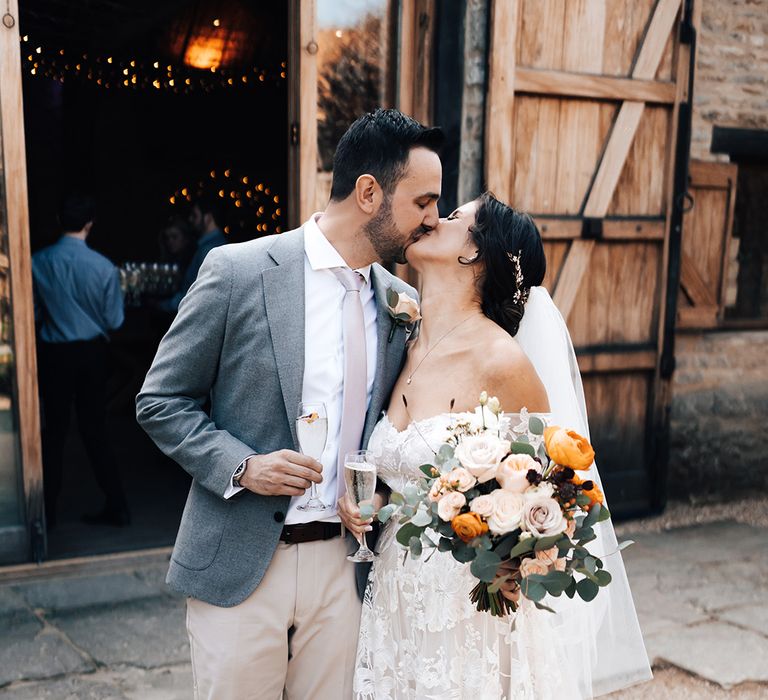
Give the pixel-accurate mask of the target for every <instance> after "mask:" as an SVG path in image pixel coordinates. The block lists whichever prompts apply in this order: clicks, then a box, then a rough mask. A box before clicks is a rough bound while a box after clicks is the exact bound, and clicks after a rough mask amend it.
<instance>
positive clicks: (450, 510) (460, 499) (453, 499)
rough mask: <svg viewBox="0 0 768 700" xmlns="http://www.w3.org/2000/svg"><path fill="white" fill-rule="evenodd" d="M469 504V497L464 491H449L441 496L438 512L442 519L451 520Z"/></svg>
mask: <svg viewBox="0 0 768 700" xmlns="http://www.w3.org/2000/svg"><path fill="white" fill-rule="evenodd" d="M466 504H467V499H466V497H465V496H464V494H463V493H460V492H458V491H449V492H448V493H446V494H443V495H442V496H441V497H440V500H439V501H438V502H437V514H438V515H439V516H440V518H441V519H442V520H445V521H446V522H450V521H451V520H453V519H454V518H455V517H456V516H457V515H458V514H459V511H460V510H461V509H462V508H463V507H464V506H465V505H466Z"/></svg>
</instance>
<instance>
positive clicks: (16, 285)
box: [0, 0, 45, 560]
mask: <svg viewBox="0 0 768 700" xmlns="http://www.w3.org/2000/svg"><path fill="white" fill-rule="evenodd" d="M8 25H11V26H8ZM19 40H20V37H19V7H18V0H9V4H8V10H7V13H6V14H5V16H4V17H3V21H2V22H0V125H1V128H0V150H1V151H2V158H3V179H4V183H3V184H4V187H5V200H4V204H5V213H6V226H7V235H8V257H9V265H10V271H11V302H12V307H13V341H14V343H13V344H14V365H15V370H16V386H17V395H16V397H15V399H16V410H17V413H18V420H19V440H20V446H21V468H22V483H23V489H24V503H25V516H26V522H27V531H28V533H29V535H30V538H31V544H32V548H33V552H32V554H33V556H34V558H35V559H38V560H39V559H41V558H42V557H43V556H44V555H45V551H44V550H45V528H44V526H43V513H44V509H43V459H42V449H41V442H40V407H39V401H38V382H37V353H36V344H35V313H34V301H33V296H32V254H31V248H30V237H29V199H28V193H27V159H26V147H25V140H24V104H23V95H22V83H21V55H20V54H21V48H20V44H19Z"/></svg>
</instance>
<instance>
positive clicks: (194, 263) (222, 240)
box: [161, 197, 227, 313]
mask: <svg viewBox="0 0 768 700" xmlns="http://www.w3.org/2000/svg"><path fill="white" fill-rule="evenodd" d="M189 224H190V226H191V227H192V229H193V230H194V231H195V232H196V233H197V236H198V238H197V248H196V249H195V254H194V255H193V256H192V260H191V262H190V263H189V265H188V266H187V269H186V270H185V271H184V277H183V278H182V280H181V286H180V287H179V290H178V291H177V292H176V294H174V295H173V296H172V297H171V298H170V299H168V300H166V301H164V302H162V304H161V308H163V309H164V310H165V311H172V312H174V313H175V312H176V311H177V309H178V308H179V304H180V303H181V300H182V299H183V298H184V296H185V295H186V293H187V292H188V291H189V288H190V287H191V286H192V283H193V282H194V281H195V280H196V279H197V273H198V272H200V266H201V265H202V264H203V260H205V256H206V255H208V253H210V252H211V251H212V250H213V249H214V248H217V247H218V246H220V245H225V244H226V242H227V239H226V237H225V236H224V232H223V231H222V230H221V227H222V207H221V205H220V204H219V202H218V200H217V199H215V198H213V197H200V198H199V199H197V200H195V202H194V204H193V205H192V209H191V210H190V213H189Z"/></svg>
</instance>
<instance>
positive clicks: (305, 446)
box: [296, 402, 330, 511]
mask: <svg viewBox="0 0 768 700" xmlns="http://www.w3.org/2000/svg"><path fill="white" fill-rule="evenodd" d="M296 435H297V437H298V438H299V447H300V448H301V451H302V453H303V454H305V455H307V457H312V459H316V460H317V461H318V462H319V461H320V459H321V458H322V456H323V452H324V451H325V442H326V440H327V438H328V414H327V413H326V411H325V404H324V403H320V402H317V403H305V402H301V403H300V404H299V415H298V417H297V418H296ZM329 507H330V506H327V505H326V504H325V503H323V502H322V501H321V500H320V497H319V496H318V495H317V484H316V483H315V482H314V481H313V482H312V483H311V485H310V487H309V500H308V501H307V502H306V503H302V504H301V505H298V506H296V508H297V509H298V510H304V511H306V510H311V511H323V510H328V509H329Z"/></svg>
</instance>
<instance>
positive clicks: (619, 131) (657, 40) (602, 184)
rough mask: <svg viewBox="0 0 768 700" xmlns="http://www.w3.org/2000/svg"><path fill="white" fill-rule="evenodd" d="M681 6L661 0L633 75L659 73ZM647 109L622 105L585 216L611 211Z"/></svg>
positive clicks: (673, 0) (646, 76) (648, 76)
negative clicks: (631, 148)
mask: <svg viewBox="0 0 768 700" xmlns="http://www.w3.org/2000/svg"><path fill="white" fill-rule="evenodd" d="M679 8H680V0H659V2H658V4H657V5H656V9H655V11H654V13H653V17H652V18H651V21H650V24H649V26H648V31H647V33H646V35H645V39H644V40H643V44H642V46H641V47H640V52H639V53H638V56H637V60H636V61H635V65H634V68H633V69H632V77H633V78H638V79H644V80H651V79H653V77H654V76H655V75H656V71H657V70H658V68H659V63H661V58H662V55H663V53H664V47H665V46H666V43H667V40H668V39H669V35H670V33H671V32H672V28H673V27H674V24H675V18H676V17H677V12H678V10H679ZM644 110H645V103H644V102H637V101H626V102H624V103H623V104H622V105H621V108H620V109H619V114H618V116H617V117H616V121H615V122H614V124H613V128H612V129H611V135H610V136H609V138H608V144H607V145H606V147H605V151H604V152H603V157H602V158H601V160H600V165H599V167H598V169H597V174H596V175H595V180H594V182H593V183H592V188H591V189H590V191H589V194H588V196H587V200H586V203H585V205H584V216H588V217H594V218H602V217H604V216H605V214H606V212H607V211H608V207H609V206H610V204H611V200H612V199H613V193H614V192H615V191H616V185H617V183H618V181H619V177H620V175H621V171H622V169H623V168H624V163H625V162H626V159H627V154H628V153H629V149H630V147H631V145H632V141H633V140H634V138H635V134H636V133H637V127H638V126H639V124H640V117H642V115H643V111H644Z"/></svg>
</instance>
